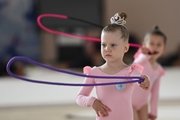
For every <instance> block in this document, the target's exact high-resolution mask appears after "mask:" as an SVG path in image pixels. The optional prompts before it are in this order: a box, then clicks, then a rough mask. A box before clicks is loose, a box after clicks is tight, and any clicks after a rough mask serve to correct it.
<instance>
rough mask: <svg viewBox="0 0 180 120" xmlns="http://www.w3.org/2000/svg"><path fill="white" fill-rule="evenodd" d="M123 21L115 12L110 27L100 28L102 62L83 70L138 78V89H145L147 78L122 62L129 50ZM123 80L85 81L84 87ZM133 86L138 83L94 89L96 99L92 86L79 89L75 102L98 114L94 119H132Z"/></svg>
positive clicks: (86, 79)
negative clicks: (103, 61)
mask: <svg viewBox="0 0 180 120" xmlns="http://www.w3.org/2000/svg"><path fill="white" fill-rule="evenodd" d="M125 19H126V14H125V13H121V14H120V16H119V14H118V13H117V14H115V15H114V17H112V18H111V24H110V25H107V26H105V27H104V28H103V30H102V33H101V55H102V57H103V59H104V60H105V63H104V64H103V65H101V66H99V67H96V66H95V67H93V68H91V67H85V68H84V72H85V73H86V74H88V75H97V76H139V77H142V78H144V81H143V82H141V83H140V85H139V86H140V87H142V88H144V89H145V90H148V89H149V79H148V77H147V76H145V75H141V71H142V67H141V66H140V65H138V64H132V65H130V66H128V65H126V64H125V63H124V62H123V56H124V54H125V53H126V52H127V51H128V48H129V44H128V37H129V33H128V31H127V29H126V27H125V26H124V24H125V23H126V22H125ZM126 80H127V79H124V80H120V79H99V78H98V79H96V78H85V81H84V84H95V83H107V82H118V81H126ZM135 84H138V83H131V84H116V85H108V86H96V93H97V98H96V97H93V96H90V93H91V91H92V89H93V87H94V86H90V87H89V86H88V87H87V86H86V87H82V88H81V89H80V91H79V93H78V95H77V98H76V102H77V104H78V105H80V106H85V107H92V108H93V109H94V110H95V112H96V114H97V116H96V120H120V119H121V120H133V109H132V102H131V97H132V91H133V88H134V85H135Z"/></svg>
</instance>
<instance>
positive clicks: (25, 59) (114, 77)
mask: <svg viewBox="0 0 180 120" xmlns="http://www.w3.org/2000/svg"><path fill="white" fill-rule="evenodd" d="M16 60H20V61H26V62H29V63H31V64H34V65H37V66H40V67H43V68H46V69H50V70H53V71H57V72H61V73H66V74H70V75H75V76H79V77H89V78H97V79H98V78H105V79H132V80H128V81H122V82H108V83H97V84H74V83H62V82H47V81H40V80H33V79H28V78H24V77H22V76H18V75H16V74H14V73H12V72H11V70H10V66H11V64H12V63H13V62H14V61H16ZM6 70H7V72H8V74H9V75H11V76H12V77H15V78H17V79H20V80H23V81H27V82H33V83H39V84H48V85H63V86H103V85H113V84H126V83H133V82H139V83H140V82H143V80H144V79H143V78H141V77H136V76H93V75H86V74H81V73H77V72H71V71H67V70H62V69H58V68H53V67H50V66H47V65H44V64H41V63H39V62H36V61H33V60H31V59H29V58H27V57H22V56H16V57H13V58H11V59H10V60H9V61H8V63H7V66H6Z"/></svg>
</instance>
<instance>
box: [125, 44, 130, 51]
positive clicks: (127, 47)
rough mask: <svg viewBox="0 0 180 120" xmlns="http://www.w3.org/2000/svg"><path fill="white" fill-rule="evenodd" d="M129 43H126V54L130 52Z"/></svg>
mask: <svg viewBox="0 0 180 120" xmlns="http://www.w3.org/2000/svg"><path fill="white" fill-rule="evenodd" d="M129 46H130V45H129V43H126V45H125V47H124V53H126V52H128V50H129Z"/></svg>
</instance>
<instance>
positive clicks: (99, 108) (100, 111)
mask: <svg viewBox="0 0 180 120" xmlns="http://www.w3.org/2000/svg"><path fill="white" fill-rule="evenodd" d="M92 107H93V109H94V110H95V111H96V114H97V115H98V116H99V117H100V115H101V116H103V117H105V116H108V112H109V111H111V110H110V109H109V108H108V107H107V106H106V105H104V104H103V103H102V102H101V101H99V100H97V99H96V100H95V101H94V103H93V106H92Z"/></svg>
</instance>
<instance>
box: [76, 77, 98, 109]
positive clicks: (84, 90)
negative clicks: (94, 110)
mask: <svg viewBox="0 0 180 120" xmlns="http://www.w3.org/2000/svg"><path fill="white" fill-rule="evenodd" d="M93 81H94V80H93V79H92V78H85V81H84V84H94V82H93ZM92 89H93V86H83V87H81V89H80V91H79V93H78V94H77V96H76V103H77V104H78V105H80V106H84V107H91V106H92V105H93V102H94V101H95V100H96V98H95V97H92V96H89V95H90V93H91V91H92Z"/></svg>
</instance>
